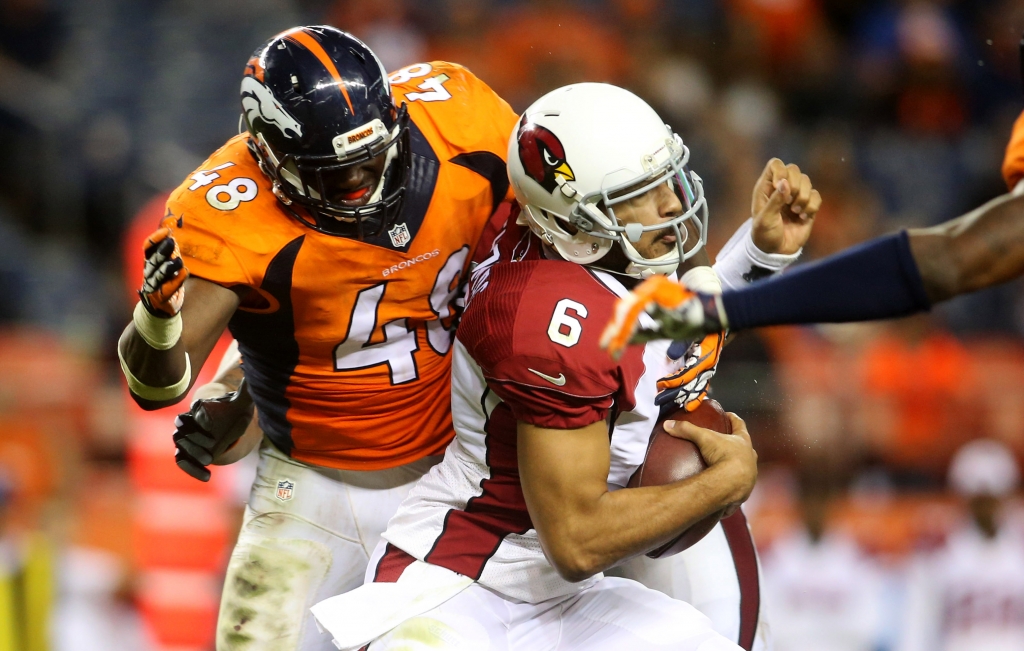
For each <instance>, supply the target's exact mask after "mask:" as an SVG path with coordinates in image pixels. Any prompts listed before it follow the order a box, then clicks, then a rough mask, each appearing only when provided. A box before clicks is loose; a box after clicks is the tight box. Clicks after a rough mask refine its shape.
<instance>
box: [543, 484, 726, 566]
mask: <svg viewBox="0 0 1024 651" xmlns="http://www.w3.org/2000/svg"><path fill="white" fill-rule="evenodd" d="M731 473H732V468H731V467H730V466H729V465H728V464H722V465H718V466H713V467H711V468H708V469H707V470H705V471H704V472H701V473H700V474H698V475H695V476H694V477H691V478H689V479H686V480H683V481H680V482H675V483H673V484H668V485H666V486H652V487H646V488H627V489H621V490H617V491H611V492H606V493H604V494H603V495H601V496H600V498H599V499H597V500H595V501H594V502H593V503H591V504H589V505H586V506H582V507H578V508H576V509H574V510H573V511H572V512H568V513H564V514H562V515H561V517H558V518H551V519H550V526H549V527H547V529H548V530H547V531H545V530H544V528H542V527H541V526H540V525H538V523H537V522H536V521H535V525H537V532H538V534H539V535H540V538H541V542H542V544H543V545H544V549H545V551H546V552H547V554H548V557H549V559H550V560H551V561H552V563H553V564H554V565H555V568H556V569H557V570H558V572H559V574H561V575H562V576H563V577H564V578H566V579H568V580H570V581H582V580H584V579H586V578H588V577H590V576H593V575H595V574H597V573H598V572H602V571H604V570H606V569H608V568H610V567H612V566H614V565H616V564H618V563H619V562H621V561H623V560H625V559H627V558H630V557H633V556H637V555H639V554H642V553H644V552H646V551H648V550H650V549H653V548H655V547H657V546H658V545H661V544H664V543H666V542H668V541H669V540H671V539H672V538H674V537H675V536H677V535H679V533H681V532H682V531H684V530H686V529H687V528H689V527H690V526H691V525H693V524H694V523H696V522H698V521H699V520H701V519H703V518H705V517H706V516H708V515H710V514H712V513H716V512H718V511H720V510H722V509H724V508H726V507H727V506H729V505H730V504H732V503H734V502H738V501H741V500H742V499H743V496H742V495H741V491H740V490H739V489H738V484H737V482H736V481H734V477H733V476H732V474H731Z"/></svg>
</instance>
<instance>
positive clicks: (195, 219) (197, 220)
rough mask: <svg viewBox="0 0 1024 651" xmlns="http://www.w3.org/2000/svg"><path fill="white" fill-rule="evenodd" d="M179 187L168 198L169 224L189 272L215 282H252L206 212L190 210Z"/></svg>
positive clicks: (229, 285)
mask: <svg viewBox="0 0 1024 651" xmlns="http://www.w3.org/2000/svg"><path fill="white" fill-rule="evenodd" d="M180 190H181V188H179V190H178V191H176V192H175V193H174V194H172V195H171V198H170V199H169V200H168V201H167V213H168V217H173V218H174V219H173V220H172V219H168V220H167V222H168V225H169V226H170V227H171V233H172V235H173V236H174V239H175V240H176V241H177V242H178V246H179V248H180V249H181V257H182V259H183V260H184V262H185V267H187V268H188V271H189V274H190V275H192V276H195V277H196V278H202V279H203V280H208V281H210V282H212V283H216V284H218V285H223V286H225V287H231V286H232V285H250V286H252V285H253V282H252V279H251V278H250V277H249V275H248V274H247V273H246V270H245V268H244V267H243V266H242V264H241V263H240V262H239V260H238V257H237V255H236V254H235V252H234V251H233V247H232V246H231V245H230V244H229V242H228V241H227V239H226V238H225V237H224V235H222V234H221V233H218V232H217V231H216V230H215V229H214V228H212V225H211V224H210V223H209V221H208V220H207V219H203V216H204V215H203V213H204V212H206V211H205V210H203V209H202V206H199V208H200V210H198V211H197V210H194V209H193V202H190V201H188V199H189V198H190V197H185V198H182V197H181V196H180V195H181V193H180Z"/></svg>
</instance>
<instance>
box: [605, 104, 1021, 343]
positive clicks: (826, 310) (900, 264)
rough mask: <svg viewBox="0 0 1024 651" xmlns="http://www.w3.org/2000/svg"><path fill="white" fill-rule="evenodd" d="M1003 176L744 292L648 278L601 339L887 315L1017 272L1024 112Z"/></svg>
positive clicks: (1006, 278) (915, 308)
mask: <svg viewBox="0 0 1024 651" xmlns="http://www.w3.org/2000/svg"><path fill="white" fill-rule="evenodd" d="M1003 178H1004V180H1005V181H1006V184H1007V187H1008V188H1009V190H1010V192H1009V194H1004V195H1003V196H1001V197H997V198H995V199H993V200H991V201H989V202H988V203H986V204H984V205H982V206H980V207H978V208H976V209H974V210H972V211H970V212H969V213H967V214H965V215H962V216H960V217H957V218H956V219H951V220H949V221H947V222H945V223H942V224H939V225H937V226H931V227H928V228H912V229H909V230H906V231H901V232H899V233H893V234H891V235H884V236H882V237H878V238H875V239H873V240H869V241H867V242H864V243H863V244H860V245H858V246H855V247H852V248H850V249H848V250H846V251H842V252H840V253H837V254H835V255H832V256H829V257H828V258H825V259H823V260H819V261H817V262H815V263H813V264H809V265H807V266H805V267H803V268H802V269H799V270H798V271H796V272H795V273H792V274H787V275H786V276H785V277H781V278H776V279H773V280H772V281H771V282H768V283H763V284H759V285H757V286H754V287H749V288H744V289H743V290H742V291H726V292H725V293H724V294H721V295H711V294H709V293H708V292H706V291H705V290H703V289H701V288H700V287H696V286H692V285H688V286H687V287H684V286H680V285H679V284H678V283H674V282H670V281H667V280H666V279H665V278H652V279H651V280H650V281H648V282H646V283H644V284H643V285H640V286H639V287H637V288H636V289H635V290H634V291H632V292H631V293H630V294H629V295H628V296H626V297H624V298H623V300H622V301H620V302H619V305H618V307H617V308H616V312H615V317H614V318H613V319H612V320H611V321H609V323H608V327H607V328H606V329H605V334H604V337H603V338H602V346H604V347H606V348H607V349H608V350H609V351H610V352H611V353H612V354H613V355H617V354H621V352H622V351H623V350H624V349H625V347H626V346H627V345H628V344H629V343H631V342H633V343H637V342H642V341H647V340H649V339H651V338H655V337H667V338H692V337H701V336H704V335H705V333H709V332H719V331H720V330H722V329H723V328H725V327H727V328H729V329H730V330H733V331H735V330H745V329H748V328H757V327H761V326H768V325H784V324H796V323H846V322H850V321H868V320H872V319H891V318H894V317H900V316H906V315H908V314H913V313H914V312H920V311H924V310H928V309H930V308H931V306H932V305H934V304H935V303H939V302H941V301H946V300H949V299H951V298H953V297H954V296H959V295H960V294H966V293H969V292H975V291H978V290H980V289H984V288H986V287H991V286H993V285H998V284H1000V283H1005V282H1008V281H1010V280H1013V279H1014V278H1017V277H1019V276H1021V275H1022V274H1024V113H1021V115H1020V116H1019V117H1018V118H1017V121H1016V123H1015V124H1014V126H1013V132H1012V134H1011V136H1010V142H1009V144H1008V146H1007V148H1006V154H1005V157H1004V159H1003ZM684 285H686V283H685V282H684ZM691 290H693V291H691ZM645 311H646V312H650V313H651V314H653V315H654V321H651V322H649V324H650V326H649V327H647V326H644V325H643V324H640V323H639V321H638V320H637V318H638V316H639V314H640V313H641V312H645Z"/></svg>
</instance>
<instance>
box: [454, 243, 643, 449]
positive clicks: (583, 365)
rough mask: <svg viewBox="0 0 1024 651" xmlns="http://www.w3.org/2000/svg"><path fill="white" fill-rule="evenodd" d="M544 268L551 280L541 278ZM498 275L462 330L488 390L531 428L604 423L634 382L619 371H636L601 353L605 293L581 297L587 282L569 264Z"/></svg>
mask: <svg viewBox="0 0 1024 651" xmlns="http://www.w3.org/2000/svg"><path fill="white" fill-rule="evenodd" d="M544 267H551V269H548V271H554V272H555V275H553V276H549V277H546V278H544V277H540V276H543V273H544V271H543V268H544ZM539 269H540V271H539ZM496 272H497V273H492V275H491V278H490V279H489V281H488V286H487V288H486V289H484V290H483V291H482V292H481V294H480V295H479V296H477V297H475V298H474V299H473V301H471V302H470V305H469V307H468V308H467V310H466V314H465V315H464V318H463V322H462V324H461V325H460V331H459V332H460V334H459V338H460V340H461V341H462V342H463V344H464V345H466V346H467V349H469V352H470V354H471V355H472V356H473V358H474V359H475V360H476V361H477V363H478V364H480V366H481V369H482V371H483V375H484V378H485V379H486V381H487V384H488V386H489V387H490V388H491V390H492V391H494V393H495V394H497V395H498V397H500V398H501V399H502V401H503V402H504V403H505V404H506V405H507V406H508V408H509V409H510V410H511V411H512V413H513V415H514V416H515V418H516V419H517V420H520V421H523V422H525V423H530V424H531V425H536V426H538V427H546V428H551V429H578V428H580V427H585V426H587V425H590V424H592V423H594V422H597V421H601V420H606V419H607V418H608V414H609V410H611V409H613V408H614V407H616V406H617V405H618V404H619V403H621V402H623V396H624V393H626V392H627V391H624V390H625V389H626V388H627V387H628V385H629V384H630V379H629V377H631V376H633V375H637V377H638V374H637V373H636V372H635V369H633V370H632V371H630V370H627V369H624V368H623V367H622V365H623V364H626V365H632V366H635V365H636V361H637V360H636V359H634V357H635V355H634V354H630V355H627V356H625V357H624V358H623V360H621V361H620V362H618V363H616V362H614V361H612V359H611V358H610V357H609V356H608V355H607V354H606V353H605V352H604V351H602V350H601V349H600V348H599V347H598V339H599V336H600V332H601V327H602V326H603V324H604V323H605V322H606V321H607V320H608V318H609V317H610V315H611V303H612V300H611V296H610V294H609V295H605V294H603V293H602V290H600V288H598V291H597V292H592V291H586V289H589V288H588V287H587V284H588V283H590V284H591V285H592V281H590V279H589V278H588V277H587V275H586V272H585V271H583V270H582V268H580V267H578V266H576V265H572V264H571V263H558V262H552V261H540V262H538V263H532V262H524V263H516V264H511V265H503V267H502V268H501V269H499V270H496ZM565 272H568V275H569V276H573V277H570V278H566V277H565V275H566V274H565ZM559 273H561V274H562V275H559ZM573 280H576V281H582V282H576V283H574V282H573ZM581 286H582V288H583V289H584V291H579V290H580V288H581ZM574 290H576V291H574ZM481 299H483V300H481ZM641 367H642V362H641Z"/></svg>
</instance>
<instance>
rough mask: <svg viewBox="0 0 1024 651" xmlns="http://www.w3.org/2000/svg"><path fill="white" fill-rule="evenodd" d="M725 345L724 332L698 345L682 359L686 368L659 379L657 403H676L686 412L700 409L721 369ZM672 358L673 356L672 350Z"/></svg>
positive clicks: (708, 336) (695, 344)
mask: <svg viewBox="0 0 1024 651" xmlns="http://www.w3.org/2000/svg"><path fill="white" fill-rule="evenodd" d="M724 344H725V333H722V332H715V333H712V334H709V335H707V336H706V337H704V339H703V340H702V341H698V342H694V343H693V345H691V346H690V347H689V349H688V350H687V351H686V354H685V355H683V357H682V360H681V361H682V362H683V367H682V369H680V370H679V372H677V373H674V374H672V375H669V376H668V377H665V378H662V379H660V380H658V397H657V398H655V400H654V402H655V404H657V405H659V406H660V405H663V404H666V403H668V402H674V403H676V404H677V405H681V406H682V407H683V409H685V410H686V411H693V410H694V409H696V408H697V407H698V406H699V405H700V403H701V401H702V400H704V398H706V397H707V395H708V389H709V388H710V387H709V383H710V382H711V378H712V377H714V375H715V369H717V368H718V359H719V358H720V357H721V356H722V346H723V345H724ZM673 345H675V344H673ZM669 356H670V357H672V349H671V348H669Z"/></svg>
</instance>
